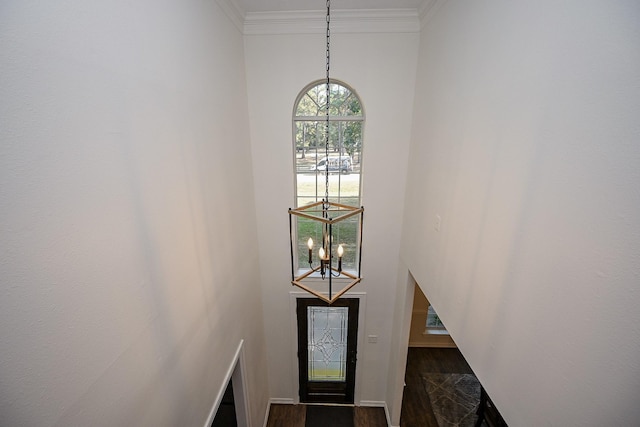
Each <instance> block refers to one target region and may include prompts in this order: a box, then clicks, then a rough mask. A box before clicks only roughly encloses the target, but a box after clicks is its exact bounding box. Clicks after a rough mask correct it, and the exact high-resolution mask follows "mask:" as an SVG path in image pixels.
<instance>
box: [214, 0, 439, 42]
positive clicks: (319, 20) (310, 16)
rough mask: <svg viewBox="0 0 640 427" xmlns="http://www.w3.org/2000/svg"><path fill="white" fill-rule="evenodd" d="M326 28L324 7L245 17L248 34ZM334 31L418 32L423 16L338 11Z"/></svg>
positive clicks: (400, 11) (409, 11)
mask: <svg viewBox="0 0 640 427" xmlns="http://www.w3.org/2000/svg"><path fill="white" fill-rule="evenodd" d="M219 1H220V0H219ZM227 1H231V0H227ZM434 1H437V0H434ZM326 31H327V22H326V12H324V11H321V10H314V11H292V12H254V13H247V14H245V17H244V31H243V32H244V34H245V35H275V34H323V33H325V32H326ZM331 32H332V33H418V32H420V19H419V15H418V11H417V10H416V9H369V10H336V11H335V12H331Z"/></svg>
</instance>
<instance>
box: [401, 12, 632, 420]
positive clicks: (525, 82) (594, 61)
mask: <svg viewBox="0 0 640 427" xmlns="http://www.w3.org/2000/svg"><path fill="white" fill-rule="evenodd" d="M638 22H640V6H639V4H638V2H636V1H632V0H629V1H610V2H602V1H584V0H580V1H577V0H576V1H563V2H555V1H554V2H551V1H541V2H507V1H497V0H495V1H483V2H456V1H449V2H446V3H445V4H444V6H443V7H441V8H440V10H439V11H438V13H437V14H436V15H435V17H434V18H433V19H432V20H430V21H429V22H427V23H426V26H425V28H424V30H423V32H422V34H421V45H420V57H419V70H418V77H417V81H418V84H417V89H416V105H415V115H414V126H413V135H412V145H411V156H410V169H409V178H408V192H407V201H406V205H405V210H404V213H405V229H404V238H403V245H402V249H403V258H404V259H405V260H406V263H407V265H408V267H409V269H410V270H411V272H412V274H413V275H414V277H415V279H416V280H417V282H418V283H419V284H420V286H421V287H422V288H423V290H424V291H425V294H426V295H427V297H428V298H429V300H430V301H431V302H432V303H433V305H434V306H435V308H436V310H437V311H438V314H439V315H440V316H441V318H442V319H443V321H444V323H445V324H446V326H447V328H448V329H449V331H450V332H451V334H452V336H453V338H454V339H455V341H456V343H457V344H458V345H459V347H460V348H461V350H462V352H463V353H464V355H465V357H466V358H467V360H468V361H469V363H470V365H471V367H472V368H473V369H474V371H475V372H476V374H477V375H478V377H479V378H480V380H481V382H482V383H483V384H484V385H485V386H486V388H487V389H488V392H489V394H490V395H491V396H492V397H493V399H494V400H495V403H496V405H497V406H498V409H500V411H501V412H502V413H503V415H504V416H505V418H506V421H507V422H508V423H509V425H515V426H540V425H552V426H602V425H618V426H622V425H636V424H637V422H638V420H639V419H640V407H639V406H638V402H637V400H638V398H637V396H638V394H639V393H640V357H639V356H640V310H638V306H639V304H640V293H639V292H638V284H639V283H640V280H639V279H640V222H639V221H638V219H639V218H640V192H639V191H638V188H639V184H640V172H639V171H640V168H639V166H638V165H640V144H638V141H639V140H640V138H639V137H640V127H639V125H638V123H639V121H638V118H639V117H640V105H639V100H640V84H639V79H638V76H640V26H639V25H638ZM437 215H440V216H441V218H442V225H441V230H440V232H436V231H435V230H434V225H435V221H436V216H437Z"/></svg>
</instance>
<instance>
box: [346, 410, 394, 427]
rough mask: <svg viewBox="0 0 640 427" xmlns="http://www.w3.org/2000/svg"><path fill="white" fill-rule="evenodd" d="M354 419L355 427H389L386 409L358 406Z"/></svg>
mask: <svg viewBox="0 0 640 427" xmlns="http://www.w3.org/2000/svg"><path fill="white" fill-rule="evenodd" d="M353 419H354V424H355V427H387V416H386V415H385V413H384V408H371V407H364V406H356V407H355V408H354V413H353Z"/></svg>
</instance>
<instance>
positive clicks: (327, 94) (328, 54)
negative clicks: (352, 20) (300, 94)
mask: <svg viewBox="0 0 640 427" xmlns="http://www.w3.org/2000/svg"><path fill="white" fill-rule="evenodd" d="M330 23H331V0H327V87H326V98H327V99H326V103H327V105H326V122H325V147H324V150H325V158H326V160H325V161H326V167H325V171H324V175H325V195H324V197H325V201H326V202H327V203H328V202H329V107H330V105H329V95H330V87H329V85H330V84H331V80H330V78H329V69H330V65H331V55H330V46H331V29H330V26H329V24H330Z"/></svg>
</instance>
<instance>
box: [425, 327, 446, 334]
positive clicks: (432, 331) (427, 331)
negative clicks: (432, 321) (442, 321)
mask: <svg viewBox="0 0 640 427" xmlns="http://www.w3.org/2000/svg"><path fill="white" fill-rule="evenodd" d="M422 335H449V331H447V330H446V329H436V328H433V329H429V328H427V329H425V331H424V332H423V333H422Z"/></svg>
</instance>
